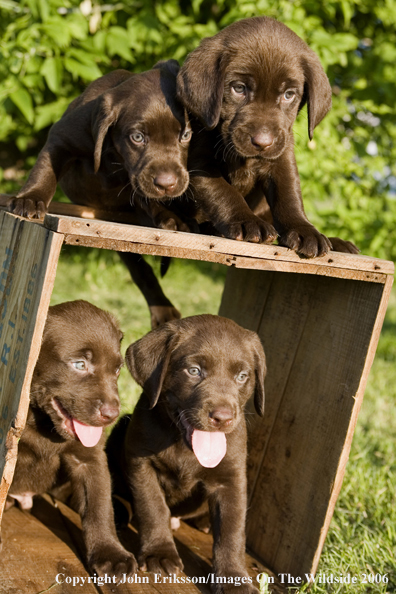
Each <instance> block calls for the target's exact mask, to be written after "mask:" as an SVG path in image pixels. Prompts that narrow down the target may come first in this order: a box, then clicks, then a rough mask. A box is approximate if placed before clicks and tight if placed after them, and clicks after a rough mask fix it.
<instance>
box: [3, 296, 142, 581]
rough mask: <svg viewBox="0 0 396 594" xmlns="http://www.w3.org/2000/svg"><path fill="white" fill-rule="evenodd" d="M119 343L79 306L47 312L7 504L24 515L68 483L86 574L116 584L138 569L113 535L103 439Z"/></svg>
mask: <svg viewBox="0 0 396 594" xmlns="http://www.w3.org/2000/svg"><path fill="white" fill-rule="evenodd" d="M121 338H122V333H121V331H120V329H119V326H118V323H117V322H116V320H115V318H114V317H113V316H112V315H111V314H109V313H107V312H105V311H103V310H101V309H98V308H97V307H95V306H94V305H91V304H90V303H87V302H86V301H71V302H68V303H62V304H60V305H56V306H54V307H50V309H49V313H48V318H47V322H46V326H45V330H44V337H43V343H42V347H41V351H40V355H39V358H38V361H37V364H36V367H35V370H34V374H33V380H32V385H31V392H30V406H29V412H28V418H27V423H26V426H25V429H24V430H23V433H22V437H21V440H20V442H19V448H18V449H19V451H18V460H17V464H16V468H15V474H14V479H13V482H12V484H11V487H10V490H9V495H8V497H7V504H6V509H7V508H8V507H10V506H11V505H12V504H13V502H14V501H15V500H16V501H18V502H19V505H20V506H21V507H22V508H23V509H30V508H31V507H32V504H33V502H32V497H33V496H34V495H36V494H40V493H44V492H52V493H53V494H55V495H56V494H57V491H60V490H61V489H63V488H65V487H67V486H68V484H69V483H70V491H71V493H72V500H71V504H72V507H73V508H74V509H76V511H78V512H79V513H80V515H81V518H82V528H83V536H84V541H85V544H86V547H87V562H88V565H89V567H90V569H91V570H93V571H96V572H97V573H98V574H99V575H104V574H105V573H108V574H111V575H116V576H118V577H121V576H122V575H123V574H124V573H126V574H132V573H134V572H135V571H136V567H137V566H136V561H135V558H134V556H133V555H132V554H131V553H128V552H127V551H126V550H125V549H124V548H123V547H122V545H121V544H120V542H119V541H118V538H117V535H116V530H115V525H114V517H113V509H112V505H111V484H110V475H109V470H108V466H107V460H106V455H105V452H104V449H103V445H104V435H102V431H103V427H106V426H107V425H109V424H110V423H112V422H113V421H114V420H115V419H116V418H117V416H118V414H119V410H120V402H119V398H118V391H117V378H118V374H119V372H120V368H121V366H122V357H121V354H120V341H121Z"/></svg>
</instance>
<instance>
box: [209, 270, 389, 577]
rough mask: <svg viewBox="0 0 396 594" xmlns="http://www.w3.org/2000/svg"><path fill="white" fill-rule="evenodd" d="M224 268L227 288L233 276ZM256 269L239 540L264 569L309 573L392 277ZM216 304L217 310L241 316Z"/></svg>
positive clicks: (235, 309) (343, 460) (345, 452)
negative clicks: (256, 346)
mask: <svg viewBox="0 0 396 594" xmlns="http://www.w3.org/2000/svg"><path fill="white" fill-rule="evenodd" d="M231 274H232V275H233V277H234V278H233V284H232V283H231V282H230V284H229V290H231V291H232V289H233V287H234V286H235V285H236V284H237V282H238V280H240V279H239V278H238V277H239V271H232V272H231ZM262 274H263V275H264V276H265V277H267V278H268V282H269V283H270V284H271V287H270V291H269V293H268V296H267V298H266V300H265V304H264V306H263V312H262V315H261V319H260V324H259V327H258V332H259V335H260V338H261V340H262V342H263V345H264V349H265V351H266V353H267V363H268V375H267V380H266V402H267V409H266V413H265V418H264V420H263V421H260V420H258V419H257V417H254V416H252V415H251V416H249V417H248V418H249V433H250V435H249V447H250V454H249V456H250V458H249V459H250V463H249V479H250V487H251V493H252V494H251V497H250V504H249V515H248V523H247V533H248V544H249V546H250V547H251V548H252V550H253V551H254V553H255V555H257V556H258V557H259V558H261V559H264V561H265V562H266V563H268V565H269V566H270V567H271V568H272V569H273V570H274V571H276V572H290V573H291V575H293V576H302V577H303V576H304V574H305V573H311V572H312V573H313V572H314V571H315V570H316V566H317V562H318V559H319V555H320V550H321V547H322V546H323V541H324V538H325V535H326V532H327V529H328V525H329V522H330V518H331V515H332V513H333V510H334V504H335V501H336V498H337V495H338V492H339V489H340V486H341V482H342V476H343V472H344V468H345V463H346V459H347V457H348V453H349V448H350V441H351V439H352V434H353V428H354V425H355V423H356V417H357V412H358V409H359V407H360V404H361V399H362V397H363V391H364V386H365V382H366V379H367V374H368V369H369V367H370V365H371V361H372V358H373V356H374V352H375V348H376V344H377V341H378V334H379V330H380V327H381V325H382V320H383V316H384V311H385V309H386V303H387V299H388V297H389V291H390V284H391V282H392V279H391V278H390V280H389V284H387V285H386V291H384V287H383V285H380V284H374V283H364V282H360V281H349V280H343V279H331V278H326V277H318V276H316V277H315V276H299V277H297V278H295V281H296V282H295V283H292V282H291V277H290V275H281V274H277V275H271V273H262ZM275 277H276V278H275ZM223 303H224V307H222V309H221V310H220V313H222V314H223V315H227V316H228V317H231V318H233V319H235V320H236V321H237V322H238V321H239V320H240V319H241V317H242V318H243V314H241V313H240V310H239V309H238V305H237V304H236V306H235V307H234V306H233V303H232V300H228V301H224V302H223ZM225 306H227V307H225ZM378 310H379V314H378V316H377V311H378ZM250 327H251V326H250ZM301 543H304V546H302V545H301Z"/></svg>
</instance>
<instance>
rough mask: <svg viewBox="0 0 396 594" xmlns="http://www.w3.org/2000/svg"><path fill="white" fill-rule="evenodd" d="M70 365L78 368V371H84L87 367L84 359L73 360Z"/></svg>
mask: <svg viewBox="0 0 396 594" xmlns="http://www.w3.org/2000/svg"><path fill="white" fill-rule="evenodd" d="M72 365H73V367H74V368H75V369H78V371H85V370H86V369H87V364H86V362H85V361H73V363H72Z"/></svg>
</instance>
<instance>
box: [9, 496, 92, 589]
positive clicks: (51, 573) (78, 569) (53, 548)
mask: <svg viewBox="0 0 396 594" xmlns="http://www.w3.org/2000/svg"><path fill="white" fill-rule="evenodd" d="M2 538H3V549H2V552H1V555H0V576H1V578H0V594H37V593H38V592H43V591H47V590H48V591H50V592H52V591H53V592H54V593H56V594H69V593H70V592H72V591H73V592H74V591H75V590H76V591H77V592H81V594H97V590H96V588H95V586H94V585H92V584H88V583H86V584H84V585H83V586H76V587H75V588H73V587H72V585H70V584H63V585H57V584H56V576H57V575H58V574H59V573H64V574H65V575H67V576H80V577H85V578H87V577H88V574H87V572H86V570H85V569H84V566H83V565H82V563H81V562H80V561H79V559H78V558H77V557H76V555H75V551H74V550H73V547H71V546H69V545H68V543H67V541H68V540H69V538H68V535H67V532H65V531H64V530H63V531H62V528H61V527H60V526H59V524H58V523H56V524H55V526H54V529H52V527H48V526H45V525H44V524H43V523H42V522H40V521H39V520H38V519H36V518H35V517H34V516H33V515H31V514H29V513H27V512H23V511H21V510H20V509H17V508H16V507H13V508H11V509H10V510H8V511H7V512H5V514H4V517H3V522H2ZM58 579H60V578H58ZM51 588H53V590H52V589H51Z"/></svg>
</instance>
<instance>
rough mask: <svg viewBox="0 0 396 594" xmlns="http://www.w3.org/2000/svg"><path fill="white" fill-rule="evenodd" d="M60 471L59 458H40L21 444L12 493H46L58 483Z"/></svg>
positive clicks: (54, 456) (55, 456)
mask: <svg viewBox="0 0 396 594" xmlns="http://www.w3.org/2000/svg"><path fill="white" fill-rule="evenodd" d="M59 470H60V458H59V456H57V455H53V456H51V457H47V456H46V457H40V456H39V457H38V456H37V455H35V453H34V452H32V451H31V450H29V448H27V447H23V444H21V445H20V447H19V455H18V461H17V465H16V468H15V474H14V479H13V482H12V485H11V488H10V493H12V494H14V493H15V494H18V493H25V492H32V493H36V494H39V493H44V492H45V491H48V490H49V489H50V488H51V487H53V486H54V484H55V483H56V481H57V477H58V473H59Z"/></svg>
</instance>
